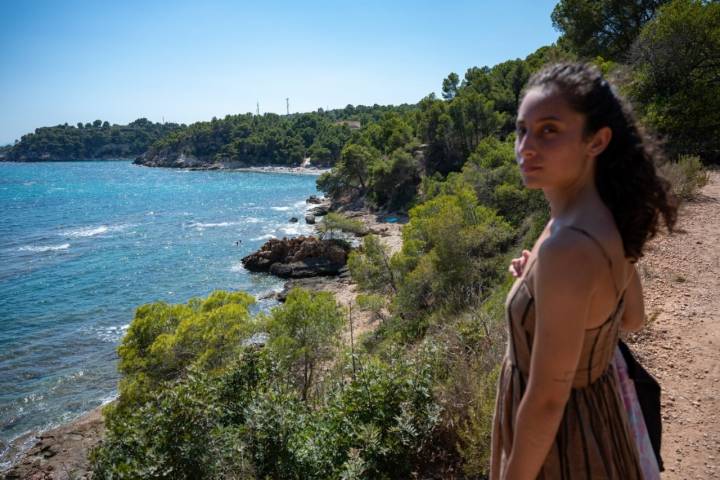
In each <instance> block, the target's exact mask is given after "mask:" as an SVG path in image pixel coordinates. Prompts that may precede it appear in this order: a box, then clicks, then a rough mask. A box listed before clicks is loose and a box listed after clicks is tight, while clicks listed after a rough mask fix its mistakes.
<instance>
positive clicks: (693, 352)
mask: <svg viewBox="0 0 720 480" xmlns="http://www.w3.org/2000/svg"><path fill="white" fill-rule="evenodd" d="M638 269H639V271H640V273H641V277H642V281H643V287H644V292H645V311H646V315H647V320H648V324H647V326H646V327H645V328H644V330H642V331H641V332H639V333H638V334H636V335H633V336H632V337H631V338H630V339H629V340H630V345H631V347H632V349H633V350H634V351H635V352H636V354H637V356H638V358H639V360H640V362H641V363H642V364H643V365H644V366H646V368H647V369H648V371H650V373H652V374H653V375H654V376H655V377H656V378H657V379H658V381H659V382H660V385H661V387H662V414H663V442H662V456H663V460H664V463H665V472H664V473H663V475H662V478H663V479H665V480H675V479H711V478H720V398H719V397H718V395H719V394H720V172H719V171H713V172H711V173H710V182H709V183H708V185H707V186H705V187H704V188H703V189H702V191H701V192H700V194H699V195H698V196H697V197H696V198H695V199H693V200H691V201H688V202H686V203H685V204H684V205H683V206H682V207H681V210H680V213H679V217H678V225H677V232H676V233H675V234H673V235H666V234H665V235H659V236H658V237H657V238H655V239H654V240H652V241H651V243H650V245H649V247H648V248H647V250H646V255H645V257H644V258H643V259H642V260H641V261H640V262H639V266H638Z"/></svg>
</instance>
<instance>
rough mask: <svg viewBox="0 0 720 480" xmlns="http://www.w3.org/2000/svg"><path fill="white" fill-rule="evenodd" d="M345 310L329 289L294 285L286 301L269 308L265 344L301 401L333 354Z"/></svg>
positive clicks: (305, 397) (306, 396)
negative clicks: (270, 309)
mask: <svg viewBox="0 0 720 480" xmlns="http://www.w3.org/2000/svg"><path fill="white" fill-rule="evenodd" d="M344 319H345V317H344V313H343V311H342V309H341V308H340V307H339V306H338V304H337V303H336V302H335V297H334V296H333V295H332V294H331V293H329V292H310V291H308V290H305V289H301V288H293V289H292V290H290V292H289V293H288V295H287V298H286V300H285V303H284V304H283V305H281V306H279V307H275V308H273V309H272V312H271V314H270V317H269V318H268V319H267V322H266V324H265V328H266V329H267V332H268V333H269V334H270V340H269V342H268V344H267V347H268V348H269V349H270V353H271V355H273V357H274V358H275V359H276V360H277V363H278V364H279V368H280V370H281V371H282V372H283V373H284V374H285V375H286V378H287V380H288V382H289V384H290V385H294V386H296V387H297V388H298V390H299V392H300V395H301V398H302V399H303V400H305V399H307V398H308V392H309V391H310V387H311V386H312V385H313V382H314V381H315V380H316V374H317V368H318V366H319V364H320V363H321V362H322V361H325V360H329V359H330V358H331V356H332V354H333V353H334V347H335V344H336V342H337V339H338V335H337V334H338V331H339V330H340V327H342V326H343V325H344Z"/></svg>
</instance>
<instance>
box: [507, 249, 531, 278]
mask: <svg viewBox="0 0 720 480" xmlns="http://www.w3.org/2000/svg"><path fill="white" fill-rule="evenodd" d="M528 258H530V250H523V251H522V254H521V255H520V256H519V257H518V258H513V259H512V260H511V261H510V266H509V267H508V271H509V272H510V273H511V274H512V276H513V277H515V278H517V277H519V276H521V275H522V273H523V270H525V264H526V263H527V261H528Z"/></svg>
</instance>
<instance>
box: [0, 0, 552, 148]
mask: <svg viewBox="0 0 720 480" xmlns="http://www.w3.org/2000/svg"><path fill="white" fill-rule="evenodd" d="M555 3H556V0H505V1H495V0H476V1H474V2H471V1H464V0H458V1H455V2H452V3H449V4H448V3H443V2H437V1H436V2H428V1H390V0H386V1H384V2H381V1H359V0H358V1H354V2H349V1H334V2H333V1H322V2H315V1H310V0H307V1H300V2H298V1H296V2H281V1H272V0H266V1H264V2H260V1H253V2H250V1H247V2H246V1H208V0H206V1H202V2H200V1H197V2H184V1H175V2H169V1H168V2H159V1H155V2H154V1H149V0H146V1H142V2H141V1H133V0H129V1H73V0H69V1H67V0H66V1H62V2H60V1H39V0H28V1H20V0H15V1H11V0H8V1H3V2H0V144H6V143H11V142H13V141H14V140H15V139H18V138H19V137H20V136H22V135H23V134H25V133H28V132H31V131H33V130H34V129H35V128H36V127H40V126H48V125H57V124H60V123H65V122H68V123H70V124H76V123H77V122H91V121H93V120H95V119H101V120H107V121H109V122H110V123H121V124H124V123H128V122H130V121H132V120H135V119H136V118H140V117H146V118H148V119H150V120H152V121H162V120H163V118H164V119H165V121H173V122H178V123H191V122H194V121H199V120H209V119H210V118H212V117H213V116H217V117H223V116H225V115H227V114H235V113H244V112H250V111H252V112H254V111H255V108H256V102H257V101H259V102H260V110H261V112H276V113H284V112H285V98H286V97H289V98H290V110H291V111H293V112H298V111H299V112H306V111H312V110H316V109H317V108H318V107H322V108H337V107H344V106H345V105H347V104H353V105H358V104H364V105H372V104H374V103H378V104H398V103H405V102H407V103H414V102H417V101H418V100H420V99H421V98H422V97H424V96H425V95H427V94H428V93H430V92H438V91H439V90H440V86H441V84H442V79H443V78H445V77H446V76H447V74H448V73H450V72H452V71H454V72H457V73H459V74H460V75H461V76H462V74H463V73H464V72H465V70H467V69H468V68H469V67H472V66H482V65H494V64H496V63H499V62H502V61H504V60H508V59H512V58H523V57H525V56H526V55H527V54H529V53H531V52H533V51H534V50H536V49H537V48H539V47H540V46H542V45H547V44H550V43H552V42H554V41H555V40H556V39H557V37H558V32H556V31H555V30H554V29H553V28H552V23H551V21H550V12H551V11H552V9H553V7H554V5H555Z"/></svg>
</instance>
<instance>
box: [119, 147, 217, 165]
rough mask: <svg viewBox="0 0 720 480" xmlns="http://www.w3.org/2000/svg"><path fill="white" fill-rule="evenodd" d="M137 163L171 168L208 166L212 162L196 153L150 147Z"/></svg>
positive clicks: (138, 158) (135, 162)
mask: <svg viewBox="0 0 720 480" xmlns="http://www.w3.org/2000/svg"><path fill="white" fill-rule="evenodd" d="M133 163H134V164H135V165H144V166H146V167H171V168H199V167H204V168H207V166H208V164H209V163H211V162H209V161H208V160H207V159H203V158H198V157H196V156H195V155H192V154H190V153H186V152H184V151H180V152H178V151H176V150H172V149H164V150H153V149H150V150H148V151H147V152H145V153H143V154H142V155H140V156H139V157H137V158H136V159H135V161H134V162H133Z"/></svg>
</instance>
